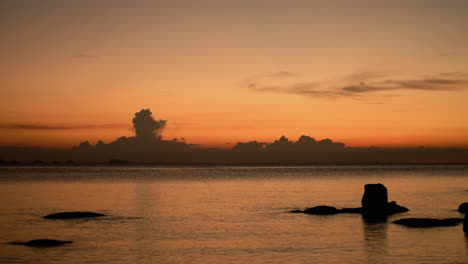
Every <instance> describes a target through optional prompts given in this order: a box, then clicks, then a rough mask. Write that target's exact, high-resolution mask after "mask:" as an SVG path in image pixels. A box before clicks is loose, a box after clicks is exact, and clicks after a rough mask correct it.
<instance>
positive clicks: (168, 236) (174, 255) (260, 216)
mask: <svg viewBox="0 0 468 264" xmlns="http://www.w3.org/2000/svg"><path fill="white" fill-rule="evenodd" d="M366 183H383V184H385V185H386V187H387V188H388V191H389V199H390V200H395V201H397V202H398V203H399V204H400V205H403V206H406V207H408V208H409V209H410V212H408V213H404V214H399V215H395V216H392V217H391V218H389V222H388V223H366V222H364V221H363V220H362V218H361V217H360V216H359V215H351V214H350V215H346V214H343V215H332V216H313V215H305V214H293V213H288V211H289V210H292V209H296V208H299V209H304V208H306V207H312V206H316V205H333V206H335V207H358V206H360V200H361V197H362V194H363V190H364V187H363V186H364V184H366ZM466 190H468V167H462V166H460V167H181V168H175V167H163V168H152V167H130V168H117V167H69V168H51V167H37V168H36V167H24V168H13V167H8V168H5V167H4V168H0V204H1V208H0V240H1V241H0V243H6V242H11V241H27V240H31V239H37V238H53V239H60V240H72V241H74V243H72V244H69V245H65V246H61V247H56V248H29V247H25V246H18V245H9V244H2V245H1V246H0V262H2V263H122V264H123V263H203V264H206V263H468V239H467V238H466V237H465V236H464V233H463V231H462V225H459V226H456V227H439V228H429V229H410V228H406V227H402V226H398V225H395V224H392V223H391V221H393V220H396V219H399V218H403V217H439V218H442V217H463V216H462V215H461V214H459V213H458V212H456V209H457V207H458V205H459V204H460V203H462V202H468V191H466ZM61 211H95V212H100V213H105V214H108V215H109V216H106V217H103V218H98V219H90V220H46V219H42V218H41V216H44V215H46V214H50V213H55V212H61Z"/></svg>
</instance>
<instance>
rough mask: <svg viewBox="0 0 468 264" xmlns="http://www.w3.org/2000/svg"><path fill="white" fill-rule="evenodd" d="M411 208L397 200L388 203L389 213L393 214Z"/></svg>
mask: <svg viewBox="0 0 468 264" xmlns="http://www.w3.org/2000/svg"><path fill="white" fill-rule="evenodd" d="M408 211H409V209H408V208H406V207H404V206H400V205H398V204H397V203H396V202H395V201H391V202H390V203H388V204H387V209H386V212H387V215H392V214H398V213H404V212H408Z"/></svg>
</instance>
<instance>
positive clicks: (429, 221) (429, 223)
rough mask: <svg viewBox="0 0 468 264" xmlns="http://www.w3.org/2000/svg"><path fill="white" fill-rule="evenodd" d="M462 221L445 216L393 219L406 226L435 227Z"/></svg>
mask: <svg viewBox="0 0 468 264" xmlns="http://www.w3.org/2000/svg"><path fill="white" fill-rule="evenodd" d="M461 222H463V219H461V218H446V219H435V218H403V219H399V220H396V221H394V222H393V223H395V224H398V225H404V226H407V227H437V226H456V225H458V224H460V223H461Z"/></svg>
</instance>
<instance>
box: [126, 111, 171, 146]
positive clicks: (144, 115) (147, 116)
mask: <svg viewBox="0 0 468 264" xmlns="http://www.w3.org/2000/svg"><path fill="white" fill-rule="evenodd" d="M132 122H133V128H134V129H135V133H136V136H137V138H142V139H153V138H156V135H157V134H159V132H160V131H161V130H162V129H163V128H164V127H165V126H166V123H167V120H158V121H156V120H154V118H153V113H151V111H150V110H149V109H142V110H141V111H140V112H137V113H135V117H134V118H133V120H132Z"/></svg>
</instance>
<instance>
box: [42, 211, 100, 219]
mask: <svg viewBox="0 0 468 264" xmlns="http://www.w3.org/2000/svg"><path fill="white" fill-rule="evenodd" d="M100 216H106V215H104V214H99V213H94V212H62V213H56V214H50V215H46V216H44V217H43V218H46V219H75V218H90V217H100Z"/></svg>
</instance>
